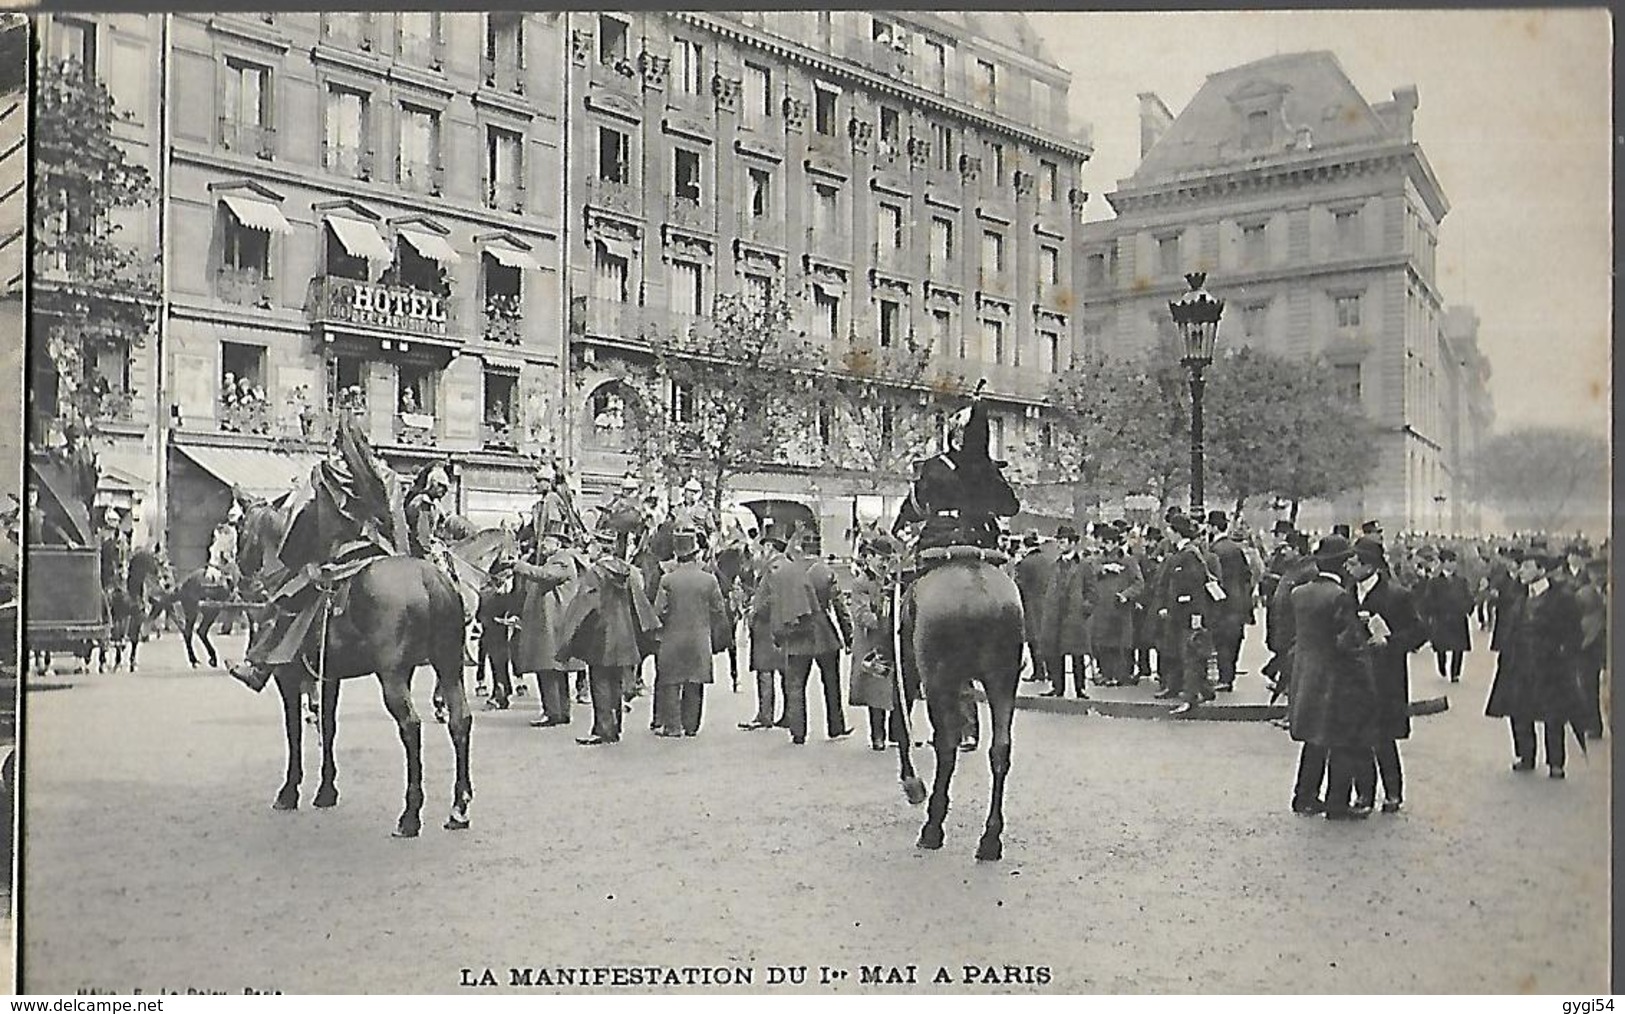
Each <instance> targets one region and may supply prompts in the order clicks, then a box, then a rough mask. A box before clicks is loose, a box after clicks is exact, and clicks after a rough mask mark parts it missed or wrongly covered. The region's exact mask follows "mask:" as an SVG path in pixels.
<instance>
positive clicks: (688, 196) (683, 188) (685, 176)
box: [672, 148, 700, 204]
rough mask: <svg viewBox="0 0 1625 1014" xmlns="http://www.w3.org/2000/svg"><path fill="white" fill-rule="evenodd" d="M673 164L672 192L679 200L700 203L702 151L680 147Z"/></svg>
mask: <svg viewBox="0 0 1625 1014" xmlns="http://www.w3.org/2000/svg"><path fill="white" fill-rule="evenodd" d="M672 166H673V177H672V188H673V189H672V193H674V194H676V195H677V199H678V200H679V201H689V202H691V203H693V204H698V203H700V153H699V152H697V151H689V150H688V149H687V148H678V149H676V151H675V153H674V158H673V162H672Z"/></svg>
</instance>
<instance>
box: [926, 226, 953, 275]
mask: <svg viewBox="0 0 1625 1014" xmlns="http://www.w3.org/2000/svg"><path fill="white" fill-rule="evenodd" d="M953 259H954V223H953V219H950V218H938V217H935V216H933V217H932V219H931V270H933V271H939V270H941V269H943V268H946V267H947V266H948V265H949V264H951V263H953Z"/></svg>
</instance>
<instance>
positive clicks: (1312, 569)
mask: <svg viewBox="0 0 1625 1014" xmlns="http://www.w3.org/2000/svg"><path fill="white" fill-rule="evenodd" d="M1278 560H1279V566H1280V577H1279V578H1278V579H1277V580H1276V581H1275V586H1274V587H1275V590H1274V592H1273V593H1272V594H1271V595H1270V597H1269V600H1268V604H1267V605H1266V606H1265V609H1264V646H1265V647H1267V648H1268V649H1269V650H1270V659H1269V661H1268V662H1266V663H1264V675H1265V677H1267V678H1268V679H1270V680H1271V681H1272V685H1271V687H1270V690H1271V694H1270V703H1272V704H1273V703H1274V702H1275V701H1276V700H1277V699H1279V698H1281V697H1283V696H1286V695H1287V694H1288V693H1289V692H1290V690H1291V686H1292V618H1291V616H1290V611H1291V609H1292V589H1294V588H1296V587H1298V585H1300V584H1303V583H1304V582H1305V581H1307V580H1309V579H1310V578H1312V577H1314V576H1315V574H1317V573H1318V572H1319V569H1318V568H1317V567H1316V565H1315V558H1314V556H1313V554H1311V553H1310V552H1309V536H1307V535H1305V534H1304V533H1302V532H1298V531H1294V532H1290V533H1288V535H1287V537H1286V541H1285V542H1283V543H1282V544H1281V550H1280V553H1279V554H1278Z"/></svg>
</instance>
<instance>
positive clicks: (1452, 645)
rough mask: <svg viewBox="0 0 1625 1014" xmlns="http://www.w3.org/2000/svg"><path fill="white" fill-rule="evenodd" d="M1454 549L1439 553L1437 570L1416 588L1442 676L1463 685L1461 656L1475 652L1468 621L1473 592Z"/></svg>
mask: <svg viewBox="0 0 1625 1014" xmlns="http://www.w3.org/2000/svg"><path fill="white" fill-rule="evenodd" d="M1458 566H1459V563H1458V560H1457V556H1456V551H1455V550H1454V549H1449V548H1445V549H1441V550H1439V563H1438V569H1437V570H1434V571H1433V572H1432V573H1430V574H1429V575H1428V576H1426V577H1424V578H1422V579H1421V580H1420V581H1418V582H1417V585H1416V597H1417V603H1416V604H1417V607H1418V609H1420V611H1421V613H1422V618H1423V619H1424V620H1425V621H1426V622H1427V628H1428V639H1429V640H1430V641H1432V642H1433V658H1434V661H1435V662H1436V663H1437V665H1438V669H1439V677H1440V678H1441V679H1444V678H1447V677H1448V678H1449V680H1450V682H1452V683H1460V682H1461V666H1462V656H1463V655H1465V654H1466V653H1467V652H1469V651H1472V650H1473V641H1472V637H1471V635H1470V633H1469V631H1468V629H1467V618H1468V617H1469V616H1471V615H1472V612H1473V590H1472V588H1471V587H1470V586H1469V585H1468V584H1467V579H1466V578H1465V577H1463V576H1462V575H1461V573H1460V572H1459V571H1458V569H1457V568H1458Z"/></svg>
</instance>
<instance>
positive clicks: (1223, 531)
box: [1207, 511, 1257, 693]
mask: <svg viewBox="0 0 1625 1014" xmlns="http://www.w3.org/2000/svg"><path fill="white" fill-rule="evenodd" d="M1207 524H1208V529H1209V530H1210V531H1211V532H1213V533H1214V539H1213V542H1212V543H1211V544H1210V545H1209V547H1208V552H1209V553H1211V554H1212V555H1213V557H1214V559H1215V560H1216V561H1217V562H1218V567H1217V570H1218V578H1219V587H1220V588H1221V589H1222V590H1223V592H1224V595H1223V598H1222V599H1221V600H1220V601H1219V602H1218V603H1217V608H1216V609H1215V610H1214V617H1213V647H1214V651H1215V654H1216V655H1217V657H1218V667H1219V682H1218V685H1217V686H1216V687H1215V688H1214V689H1216V690H1218V691H1220V692H1222V693H1228V692H1230V691H1232V690H1234V689H1235V687H1236V662H1237V660H1238V659H1239V658H1240V657H1241V640H1242V637H1243V636H1245V634H1246V631H1247V627H1248V625H1249V624H1251V623H1252V622H1253V587H1254V582H1255V581H1256V579H1257V574H1255V573H1254V571H1253V568H1252V564H1251V563H1249V562H1248V560H1247V552H1246V550H1245V549H1244V548H1242V545H1241V543H1240V542H1238V541H1237V540H1236V539H1235V538H1233V537H1232V536H1231V535H1230V518H1229V516H1228V515H1226V514H1225V512H1224V511H1209V512H1208V516H1207Z"/></svg>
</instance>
